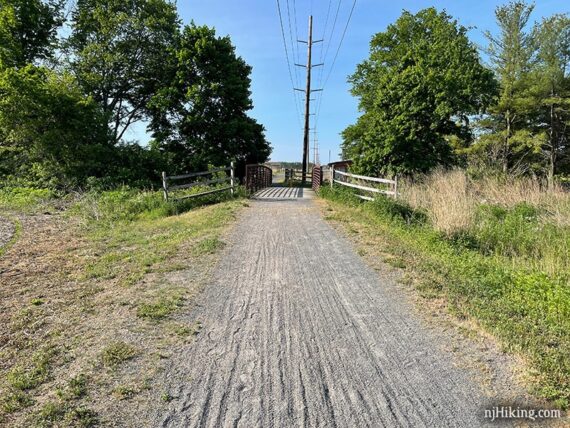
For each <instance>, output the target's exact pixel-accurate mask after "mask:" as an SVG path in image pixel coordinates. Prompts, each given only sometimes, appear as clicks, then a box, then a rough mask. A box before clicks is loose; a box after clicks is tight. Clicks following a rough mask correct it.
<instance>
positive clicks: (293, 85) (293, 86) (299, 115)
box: [277, 0, 301, 126]
mask: <svg viewBox="0 0 570 428" xmlns="http://www.w3.org/2000/svg"><path fill="white" fill-rule="evenodd" d="M277 10H278V11H279V23H280V25H281V35H282V38H283V47H284V48H285V58H286V59H287V70H288V71H289V78H290V80H291V87H292V88H293V98H294V101H295V109H296V110H297V121H298V122H299V126H301V120H300V117H301V112H300V111H299V105H298V103H297V94H296V93H295V90H294V88H295V82H294V80H293V73H292V72H291V61H290V60H289V49H287V39H286V38H285V28H284V27H283V15H282V14H281V3H280V2H279V0H277Z"/></svg>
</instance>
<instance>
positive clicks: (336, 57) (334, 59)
mask: <svg viewBox="0 0 570 428" xmlns="http://www.w3.org/2000/svg"><path fill="white" fill-rule="evenodd" d="M355 7H356V0H354V1H353V3H352V8H351V9H350V14H349V15H348V19H347V21H346V25H345V26H344V30H343V32H342V36H341V38H340V42H339V44H338V48H337V50H336V53H335V55H334V58H333V61H332V64H331V68H330V69H329V73H328V75H327V77H326V79H325V82H324V84H323V85H322V88H323V91H324V88H325V87H326V85H327V83H328V81H329V79H330V77H331V75H332V72H333V69H334V66H335V64H336V60H337V59H338V54H339V53H340V49H341V47H342V43H343V42H344V39H345V37H346V33H347V31H348V26H349V25H350V21H351V19H352V15H353V14H354V9H355ZM322 99H323V96H322V94H321V97H320V98H319V103H318V106H317V117H316V118H315V126H316V124H317V123H318V120H319V114H320V112H321V106H322Z"/></svg>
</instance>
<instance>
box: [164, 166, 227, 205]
mask: <svg viewBox="0 0 570 428" xmlns="http://www.w3.org/2000/svg"><path fill="white" fill-rule="evenodd" d="M220 172H224V173H228V172H229V176H225V177H222V178H215V177H214V178H210V179H208V180H202V179H203V178H207V177H208V176H212V175H214V174H217V173H220ZM188 179H194V180H193V181H191V182H189V183H184V184H177V185H174V186H172V185H170V182H171V181H181V180H188ZM196 179H198V180H199V181H196ZM221 183H229V186H224V187H216V188H213V189H211V190H206V191H204V192H199V193H193V194H191V195H185V196H180V197H177V198H172V197H171V196H170V192H173V191H175V190H182V189H190V188H192V187H197V186H211V185H213V184H221ZM235 187H236V180H235V166H234V163H233V162H231V164H230V166H229V167H227V168H215V169H212V170H210V171H202V172H192V173H190V174H182V175H171V176H167V175H166V172H164V171H163V172H162V189H163V192H164V200H165V201H167V202H168V201H181V200H183V199H190V198H197V197H198V196H204V195H210V194H212V193H217V192H224V191H227V190H229V191H230V192H231V194H232V195H233V194H234V192H235Z"/></svg>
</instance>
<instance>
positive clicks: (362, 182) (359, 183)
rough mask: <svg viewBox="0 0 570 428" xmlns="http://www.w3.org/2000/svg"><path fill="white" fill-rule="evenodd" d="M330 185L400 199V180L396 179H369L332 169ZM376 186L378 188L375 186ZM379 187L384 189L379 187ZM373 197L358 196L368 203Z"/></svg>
mask: <svg viewBox="0 0 570 428" xmlns="http://www.w3.org/2000/svg"><path fill="white" fill-rule="evenodd" d="M330 177H331V179H330V183H331V187H333V186H334V183H337V184H340V185H341V186H346V187H350V188H353V189H357V190H360V191H362V192H367V193H369V194H372V195H374V194H382V195H388V196H392V197H394V198H398V178H397V177H395V178H394V180H389V179H387V178H378V177H367V176H365V175H357V174H350V173H348V172H344V171H337V170H335V169H334V167H332V168H331V169H330ZM375 185H376V186H375ZM378 185H381V186H384V187H378ZM372 195H370V196H369V195H360V194H357V195H356V196H358V197H359V198H360V199H364V200H366V201H373V200H374V198H373V197H372Z"/></svg>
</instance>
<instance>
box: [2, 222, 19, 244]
mask: <svg viewBox="0 0 570 428" xmlns="http://www.w3.org/2000/svg"><path fill="white" fill-rule="evenodd" d="M15 231H16V229H15V227H14V223H12V222H11V221H10V220H8V219H7V218H4V217H0V248H2V247H3V246H4V245H6V244H7V243H8V242H10V240H11V239H12V237H13V236H14V232H15Z"/></svg>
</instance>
